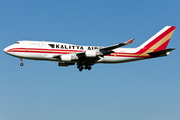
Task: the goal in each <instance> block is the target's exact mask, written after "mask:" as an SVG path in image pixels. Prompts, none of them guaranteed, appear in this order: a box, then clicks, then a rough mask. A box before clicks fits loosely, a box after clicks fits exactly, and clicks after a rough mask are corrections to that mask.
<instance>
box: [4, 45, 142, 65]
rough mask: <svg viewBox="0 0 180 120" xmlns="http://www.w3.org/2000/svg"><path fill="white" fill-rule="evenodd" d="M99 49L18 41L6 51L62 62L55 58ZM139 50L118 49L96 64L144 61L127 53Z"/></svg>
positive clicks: (27, 56)
mask: <svg viewBox="0 0 180 120" xmlns="http://www.w3.org/2000/svg"><path fill="white" fill-rule="evenodd" d="M99 48H102V47H96V46H81V45H72V44H65V43H58V42H44V41H18V42H16V43H15V44H13V45H11V46H8V47H6V48H5V49H4V51H5V52H6V53H8V54H9V55H12V56H15V57H18V58H23V59H32V60H47V61H60V60H59V59H57V58H53V56H56V55H60V54H63V55H66V54H73V53H77V52H84V51H94V50H98V49H99ZM139 49H140V48H117V49H114V50H113V51H114V53H113V54H111V55H106V56H104V57H101V58H100V59H99V60H98V61H97V62H96V63H121V62H128V61H134V60H140V59H143V58H142V57H139V56H138V55H135V56H134V57H133V56H132V55H130V56H127V55H126V53H127V54H134V53H136V52H137V51H138V50H139ZM126 56H127V57H126Z"/></svg>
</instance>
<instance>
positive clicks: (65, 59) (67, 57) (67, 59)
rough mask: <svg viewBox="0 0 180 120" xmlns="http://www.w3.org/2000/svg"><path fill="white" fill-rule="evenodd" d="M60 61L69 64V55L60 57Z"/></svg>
mask: <svg viewBox="0 0 180 120" xmlns="http://www.w3.org/2000/svg"><path fill="white" fill-rule="evenodd" d="M61 61H64V62H69V61H71V56H70V55H62V56H61Z"/></svg>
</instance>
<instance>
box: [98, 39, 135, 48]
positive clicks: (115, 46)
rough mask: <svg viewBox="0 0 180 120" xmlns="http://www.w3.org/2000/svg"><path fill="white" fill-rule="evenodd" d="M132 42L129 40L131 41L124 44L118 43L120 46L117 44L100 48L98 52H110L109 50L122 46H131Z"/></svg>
mask: <svg viewBox="0 0 180 120" xmlns="http://www.w3.org/2000/svg"><path fill="white" fill-rule="evenodd" d="M133 41H134V39H131V40H129V41H127V42H125V43H120V44H117V45H112V46H109V47H104V48H101V49H100V51H110V50H113V49H116V48H119V47H122V46H124V45H127V44H131V43H132V42H133Z"/></svg>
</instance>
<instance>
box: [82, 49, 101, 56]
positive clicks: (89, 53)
mask: <svg viewBox="0 0 180 120" xmlns="http://www.w3.org/2000/svg"><path fill="white" fill-rule="evenodd" d="M100 55H103V53H101V52H97V51H90V50H88V51H86V52H85V56H86V57H96V56H100Z"/></svg>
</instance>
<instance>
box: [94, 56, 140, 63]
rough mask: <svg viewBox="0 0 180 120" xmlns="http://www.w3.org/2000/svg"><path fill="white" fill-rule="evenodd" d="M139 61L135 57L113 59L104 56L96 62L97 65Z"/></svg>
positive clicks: (112, 57)
mask: <svg viewBox="0 0 180 120" xmlns="http://www.w3.org/2000/svg"><path fill="white" fill-rule="evenodd" d="M136 60H140V58H137V57H114V56H104V58H101V59H100V60H98V61H97V63H123V62H130V61H136Z"/></svg>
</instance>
